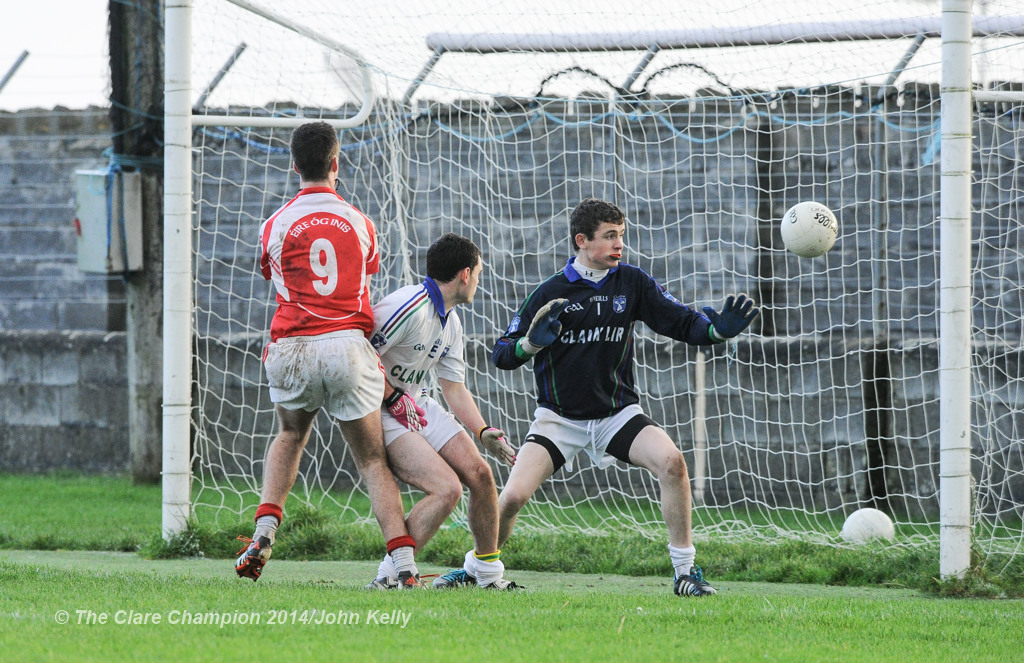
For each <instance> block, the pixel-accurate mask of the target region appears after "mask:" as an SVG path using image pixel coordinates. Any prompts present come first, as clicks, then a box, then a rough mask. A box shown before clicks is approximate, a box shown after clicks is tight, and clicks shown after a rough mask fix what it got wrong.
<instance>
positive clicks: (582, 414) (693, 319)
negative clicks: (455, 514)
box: [491, 198, 758, 596]
mask: <svg viewBox="0 0 1024 663" xmlns="http://www.w3.org/2000/svg"><path fill="white" fill-rule="evenodd" d="M625 232H626V218H625V215H624V214H623V213H622V211H621V210H620V209H619V208H618V207H616V206H615V205H613V204H612V203H609V202H606V201H603V200H596V199H593V198H588V199H586V200H583V201H582V202H580V204H579V205H577V206H576V209H574V210H573V212H572V215H571V217H570V220H569V237H570V241H571V242H572V245H573V247H574V248H575V250H576V255H575V256H574V257H572V258H569V261H568V262H567V263H566V265H565V268H564V269H563V270H562V271H561V272H559V273H557V274H555V275H554V276H552V277H551V278H549V279H548V280H547V281H545V282H544V283H542V284H541V285H540V286H539V287H538V288H537V289H536V290H534V291H533V293H532V294H531V295H530V296H529V297H527V299H526V301H525V302H524V303H523V305H522V306H520V308H519V311H518V312H517V313H516V316H515V317H514V318H513V319H512V322H511V324H510V325H509V327H508V329H507V330H506V332H505V335H504V336H502V337H501V338H500V339H498V342H497V343H496V344H495V346H494V350H493V352H492V355H491V358H492V360H493V361H494V364H495V365H496V366H497V367H498V368H502V369H505V370H513V369H515V368H518V367H520V366H522V365H523V364H525V363H526V362H528V361H529V360H530V359H531V358H532V359H533V372H534V375H535V376H536V380H537V405H538V407H537V410H536V412H535V413H534V420H533V423H532V424H531V426H530V431H529V433H528V434H527V436H526V438H525V440H524V442H523V446H522V448H521V449H520V450H519V454H518V456H517V459H516V463H515V465H514V466H513V468H512V472H511V474H510V475H509V478H508V481H507V482H506V483H505V487H504V489H503V490H502V491H501V496H500V498H499V508H500V523H499V532H498V547H499V548H500V547H501V545H502V544H503V543H504V542H505V541H506V540H508V537H509V535H511V533H512V527H513V526H514V525H515V521H516V516H517V515H518V514H519V511H520V510H521V509H522V508H523V506H525V505H526V502H527V501H529V499H530V497H531V496H532V495H533V493H534V491H536V490H537V488H538V487H539V486H540V484H542V483H543V482H544V481H546V480H547V479H548V477H550V476H551V475H552V474H553V473H554V472H556V471H557V470H558V469H560V468H561V467H562V466H563V465H566V466H567V468H568V469H569V470H571V469H572V464H573V459H574V458H575V457H576V455H577V454H578V453H579V452H580V451H586V452H587V454H588V455H589V456H590V457H591V458H592V459H593V461H594V463H595V464H597V465H598V466H600V467H608V466H609V465H611V464H612V463H613V462H615V459H619V460H621V461H623V462H625V463H629V464H630V465H637V466H639V467H644V468H647V469H648V470H650V471H651V472H652V473H653V474H654V475H655V476H656V477H657V478H658V482H659V485H660V487H661V510H662V515H663V516H664V518H665V524H666V525H667V526H668V533H669V546H668V549H669V555H670V557H671V558H672V565H673V567H674V568H675V580H674V584H673V587H674V591H675V593H676V594H678V595H680V596H708V595H711V594H715V593H716V591H715V588H714V587H712V586H711V585H710V584H709V583H708V582H707V581H706V580H704V577H703V573H702V572H701V569H700V567H698V566H695V565H694V564H693V561H694V556H695V550H694V547H693V539H692V534H691V515H690V508H691V507H690V480H689V476H688V473H687V469H686V462H685V461H684V460H683V454H682V453H681V452H680V451H679V449H678V448H677V447H676V445H675V444H674V443H673V442H672V440H671V439H670V438H669V436H668V434H667V433H665V431H664V430H662V428H661V427H660V426H659V425H658V424H657V423H655V422H654V421H653V420H652V419H651V418H650V417H648V416H647V415H646V414H644V411H643V409H642V408H641V407H640V405H639V397H638V396H637V393H636V389H635V387H634V383H633V325H634V324H635V323H636V321H637V320H640V321H642V322H644V323H645V324H646V325H647V326H648V327H650V328H651V329H652V330H654V331H655V332H657V333H659V334H664V335H665V336H668V337H670V338H673V339H676V340H678V341H685V342H687V343H690V344H692V345H711V344H713V343H719V342H722V341H725V340H726V339H729V338H732V337H734V336H736V335H738V334H740V333H741V332H742V331H743V330H744V329H746V328H747V326H749V325H750V323H751V322H752V321H753V319H754V318H755V317H756V316H757V314H758V310H757V309H756V308H754V303H753V301H752V300H750V299H747V297H746V296H745V295H739V296H737V297H732V296H730V297H728V298H727V299H726V303H725V307H724V308H723V309H722V310H721V311H715V310H714V309H712V308H710V307H706V308H704V314H701V313H699V312H697V311H696V310H694V309H692V308H689V307H687V306H684V305H683V304H681V303H680V302H679V301H678V300H676V298H675V297H673V296H672V295H671V294H669V293H668V291H666V290H665V289H664V288H662V287H661V286H660V285H658V284H657V283H656V282H655V281H654V279H653V278H651V276H650V275H648V274H647V273H646V272H644V271H643V270H642V269H639V268H637V267H634V266H633V265H629V264H626V263H623V262H622V251H623V249H624V242H623V238H624V236H625Z"/></svg>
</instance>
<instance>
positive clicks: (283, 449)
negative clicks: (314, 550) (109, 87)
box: [235, 405, 319, 581]
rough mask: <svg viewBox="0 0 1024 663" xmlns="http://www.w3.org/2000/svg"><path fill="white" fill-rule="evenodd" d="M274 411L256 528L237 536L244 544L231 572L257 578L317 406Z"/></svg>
mask: <svg viewBox="0 0 1024 663" xmlns="http://www.w3.org/2000/svg"><path fill="white" fill-rule="evenodd" d="M275 410H276V412H277V421H278V432H277V435H276V436H275V437H274V439H273V440H272V441H271V443H270V447H269V448H268V449H267V458H266V462H265V464H264V466H263V491H262V492H261V494H260V506H259V509H257V511H256V531H255V532H254V533H253V535H252V538H251V539H250V538H247V537H239V538H240V539H241V540H243V541H245V542H246V544H247V545H246V546H245V547H244V548H243V549H242V550H239V551H238V554H239V556H238V559H237V560H235V573H237V574H238V575H239V576H240V577H243V578H251V579H252V580H253V581H256V580H259V577H260V575H261V574H262V573H263V567H264V566H265V565H266V563H267V561H268V560H269V559H270V554H271V550H272V547H273V544H274V534H275V532H276V531H277V526H278V525H280V523H281V514H282V510H283V508H284V503H285V500H286V499H288V493H289V492H291V489H292V485H293V484H294V483H295V476H296V475H297V474H298V471H299V461H300V460H301V458H302V450H303V448H305V446H306V441H307V440H309V432H310V430H312V428H313V420H314V419H316V413H317V412H318V411H319V410H313V411H312V412H307V411H306V410H301V409H299V410H288V409H286V408H283V407H281V406H280V405H277V406H275Z"/></svg>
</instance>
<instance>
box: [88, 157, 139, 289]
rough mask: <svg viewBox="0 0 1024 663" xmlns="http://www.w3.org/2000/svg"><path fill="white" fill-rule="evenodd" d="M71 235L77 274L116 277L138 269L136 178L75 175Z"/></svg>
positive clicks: (100, 172) (119, 174) (99, 172)
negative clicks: (75, 245)
mask: <svg viewBox="0 0 1024 663" xmlns="http://www.w3.org/2000/svg"><path fill="white" fill-rule="evenodd" d="M122 194H123V198H124V200H123V204H122ZM75 232H76V234H77V235H78V242H77V243H78V269H80V270H81V271H83V272H92V273H99V274H119V273H123V272H134V271H138V270H140V269H142V187H141V181H140V178H139V174H138V173H125V172H116V173H114V174H113V176H110V175H109V173H108V172H107V171H105V170H78V171H75Z"/></svg>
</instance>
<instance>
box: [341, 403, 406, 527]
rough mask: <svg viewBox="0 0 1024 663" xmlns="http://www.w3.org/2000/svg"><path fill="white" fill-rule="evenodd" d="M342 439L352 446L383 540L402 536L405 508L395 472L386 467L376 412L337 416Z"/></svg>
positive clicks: (378, 416)
mask: <svg viewBox="0 0 1024 663" xmlns="http://www.w3.org/2000/svg"><path fill="white" fill-rule="evenodd" d="M338 426H339V427H340V428H341V433H342V435H344V436H345V442H346V443H347V444H348V446H349V448H350V449H351V450H352V458H353V460H354V461H355V463H356V469H357V470H359V476H361V477H362V478H363V481H365V482H366V492H367V493H368V494H369V496H370V508H371V509H373V515H374V517H375V518H376V519H377V523H378V524H379V525H380V529H381V532H383V534H384V538H385V539H386V540H389V541H390V540H391V539H394V538H396V537H399V536H406V535H407V534H408V532H407V531H406V528H405V512H404V509H403V506H402V495H401V493H399V492H398V484H397V483H396V482H395V476H394V475H393V474H392V473H391V469H390V468H389V467H388V460H387V454H386V452H385V451H384V432H383V429H382V428H381V423H380V412H378V411H376V410H375V411H373V412H371V413H370V414H368V415H366V416H365V417H363V418H362V419H353V420H352V421H341V420H338Z"/></svg>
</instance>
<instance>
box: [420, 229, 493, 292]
mask: <svg viewBox="0 0 1024 663" xmlns="http://www.w3.org/2000/svg"><path fill="white" fill-rule="evenodd" d="M479 261H480V248H479V247H478V246H477V245H476V244H474V243H473V242H472V241H471V240H469V239H466V238H465V237H462V236H461V235H456V234H455V233H447V234H445V235H442V236H441V237H440V238H439V239H438V240H437V241H436V242H434V243H433V244H431V245H430V248H429V249H427V276H429V277H430V278H432V279H434V280H435V281H437V282H438V283H448V282H449V281H451V280H452V279H454V278H455V275H456V274H458V273H459V272H461V271H462V270H464V269H466V268H467V267H469V268H470V269H473V268H474V267H476V264H477V262H479Z"/></svg>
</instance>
